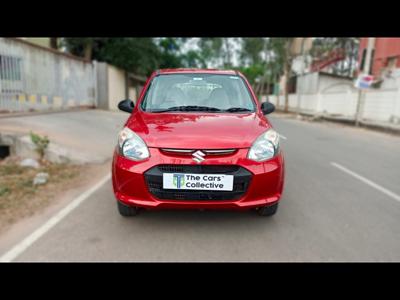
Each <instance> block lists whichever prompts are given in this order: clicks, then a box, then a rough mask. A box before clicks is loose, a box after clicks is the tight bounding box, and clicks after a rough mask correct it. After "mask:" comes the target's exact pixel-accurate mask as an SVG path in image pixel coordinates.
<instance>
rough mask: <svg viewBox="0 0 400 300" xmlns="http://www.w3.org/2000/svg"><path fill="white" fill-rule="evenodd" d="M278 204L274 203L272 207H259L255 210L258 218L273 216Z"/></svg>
mask: <svg viewBox="0 0 400 300" xmlns="http://www.w3.org/2000/svg"><path fill="white" fill-rule="evenodd" d="M278 204H279V203H275V204H272V205H268V206H263V207H259V208H258V209H257V212H258V214H259V215H260V216H264V217H270V216H273V215H274V214H275V213H276V212H277V210H278Z"/></svg>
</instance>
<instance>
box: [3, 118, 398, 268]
mask: <svg viewBox="0 0 400 300" xmlns="http://www.w3.org/2000/svg"><path fill="white" fill-rule="evenodd" d="M270 120H271V121H272V123H273V125H274V127H275V129H276V130H277V131H278V132H279V133H280V134H281V135H282V139H281V144H282V148H283V151H284V153H285V157H286V186H285V190H284V195H283V199H282V201H281V203H280V207H279V210H278V213H277V214H276V215H275V216H273V217H272V218H265V217H260V216H258V215H256V214H255V213H252V212H229V211H205V212H201V211H145V212H143V213H141V214H140V215H139V216H137V217H134V218H123V217H121V216H120V215H119V214H118V212H117V209H116V205H115V201H114V198H113V193H112V187H111V182H110V180H109V179H105V181H104V183H100V184H99V185H98V188H97V187H96V188H94V189H93V190H92V191H90V193H89V195H88V197H87V198H82V199H80V200H79V201H78V202H79V203H78V204H77V205H76V207H75V208H74V209H70V210H68V211H67V212H65V216H64V217H63V218H62V219H61V220H58V219H56V220H53V221H54V224H52V225H51V226H50V225H49V226H47V227H45V228H44V229H43V228H42V229H43V230H42V231H41V232H40V234H39V235H38V236H36V238H35V237H33V238H32V237H31V239H28V240H27V241H25V242H26V243H25V244H24V245H22V246H21V245H19V246H20V247H19V248H18V245H17V247H16V248H14V250H13V251H14V252H11V256H8V257H13V255H14V256H15V254H16V253H20V254H19V255H18V256H16V257H15V259H14V260H15V261H400V138H399V137H396V136H390V135H387V134H383V133H378V132H372V131H368V130H365V129H356V128H352V127H346V126H342V125H337V124H331V123H322V124H321V123H309V122H305V121H300V120H296V119H288V118H282V117H276V116H275V117H274V116H271V118H270ZM53 225H54V226H53ZM18 249H19V250H18ZM15 251H17V252H15ZM18 251H19V252H18ZM3 254H4V253H3ZM8 254H10V253H8ZM0 256H1V254H0ZM3 257H4V256H3Z"/></svg>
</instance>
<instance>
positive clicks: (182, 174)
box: [112, 69, 284, 216]
mask: <svg viewBox="0 0 400 300" xmlns="http://www.w3.org/2000/svg"><path fill="white" fill-rule="evenodd" d="M118 107H119V109H121V110H123V111H126V112H129V113H131V115H130V117H129V119H128V120H127V122H126V123H125V127H124V128H123V129H122V131H121V132H120V133H119V137H118V145H117V147H116V149H115V153H114V157H113V164H112V182H113V188H114V194H115V197H116V199H117V204H118V209H119V212H120V214H121V215H123V216H133V215H136V214H137V212H138V210H139V208H159V209H163V208H168V209H169V208H171V209H180V208H185V209H186V208H187V209H255V210H257V211H258V213H259V214H260V215H263V216H270V215H273V214H275V212H276V211H277V208H278V201H279V199H280V198H281V195H282V190H283V183H284V159H283V155H282V152H281V150H280V147H279V134H278V133H277V132H276V131H275V130H274V129H273V128H272V126H271V124H270V123H269V122H268V120H267V118H265V116H264V115H266V114H269V113H271V112H273V111H274V109H275V107H274V105H273V104H271V103H268V102H265V103H262V104H260V103H259V102H258V101H257V98H256V95H255V94H254V92H253V90H252V88H251V86H250V84H249V83H248V81H247V80H246V78H245V77H244V76H243V75H242V74H241V73H239V72H237V71H226V70H199V69H166V70H159V71H157V72H154V73H153V74H152V75H151V76H150V78H149V79H148V80H147V82H146V84H145V86H144V88H143V91H142V93H141V95H140V97H139V99H138V101H137V103H136V105H134V103H133V102H132V101H131V100H123V101H121V102H120V103H119V105H118Z"/></svg>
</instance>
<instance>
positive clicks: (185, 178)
mask: <svg viewBox="0 0 400 300" xmlns="http://www.w3.org/2000/svg"><path fill="white" fill-rule="evenodd" d="M163 188H164V189H175V190H206V191H232V190H233V175H224V174H188V173H185V174H183V173H164V174H163Z"/></svg>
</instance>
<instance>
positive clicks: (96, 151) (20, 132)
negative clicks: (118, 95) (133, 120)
mask: <svg viewBox="0 0 400 300" xmlns="http://www.w3.org/2000/svg"><path fill="white" fill-rule="evenodd" d="M128 117H129V114H127V113H122V112H110V111H104V110H95V109H93V110H81V111H71V112H64V113H48V114H40V115H32V116H26V115H25V116H18V117H12V118H1V119H0V134H1V136H0V142H1V140H3V141H2V143H3V144H4V140H7V141H12V140H14V143H15V144H16V145H17V146H18V147H19V150H18V151H19V152H18V153H19V154H21V153H22V154H23V153H28V152H29V150H30V149H28V148H29V147H30V145H29V142H30V138H29V132H30V131H31V130H32V131H33V132H35V133H38V134H40V135H47V136H48V137H49V139H50V145H49V149H48V150H49V151H48V152H49V153H48V156H49V158H51V160H54V161H60V160H61V161H69V162H72V163H102V162H105V161H106V160H108V159H110V158H111V157H112V152H113V149H114V147H115V145H116V143H117V134H118V132H119V130H120V129H121V128H122V126H123V124H124V122H125V121H126V120H127V118H128ZM18 153H17V154H18Z"/></svg>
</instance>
